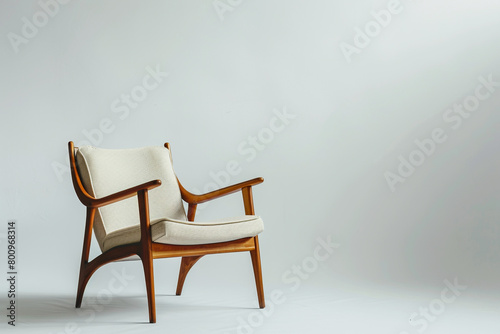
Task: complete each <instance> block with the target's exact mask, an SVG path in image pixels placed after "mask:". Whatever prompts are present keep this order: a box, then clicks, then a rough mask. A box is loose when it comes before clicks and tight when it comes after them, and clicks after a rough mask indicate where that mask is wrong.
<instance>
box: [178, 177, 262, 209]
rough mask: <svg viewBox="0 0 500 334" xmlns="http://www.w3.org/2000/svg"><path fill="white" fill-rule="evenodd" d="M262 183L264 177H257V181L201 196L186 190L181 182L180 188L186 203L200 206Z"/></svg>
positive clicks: (246, 182) (241, 183)
mask: <svg viewBox="0 0 500 334" xmlns="http://www.w3.org/2000/svg"><path fill="white" fill-rule="evenodd" d="M262 182H264V179H263V178H262V177H256V178H255V179H251V180H248V181H244V182H240V183H237V184H233V185H231V186H227V187H224V188H221V189H218V190H214V191H211V192H209V193H206V194H201V195H195V194H192V193H190V192H189V191H187V190H186V189H184V187H183V186H182V185H181V184H180V182H179V188H180V189H181V195H182V199H183V200H184V201H186V202H188V203H189V204H200V203H204V202H208V201H210V200H212V199H215V198H219V197H222V196H226V195H229V194H232V193H235V192H237V191H240V190H241V189H243V188H246V187H251V186H254V185H256V184H259V183H262Z"/></svg>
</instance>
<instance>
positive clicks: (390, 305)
mask: <svg viewBox="0 0 500 334" xmlns="http://www.w3.org/2000/svg"><path fill="white" fill-rule="evenodd" d="M445 288H446V286H444V285H443V289H445ZM443 289H430V290H429V291H425V292H415V291H409V290H401V289H399V290H396V289H390V288H377V287H366V286H361V285H360V286H356V284H346V285H345V286H339V285H338V284H332V285H331V286H330V287H324V286H323V287H318V286H316V287H311V286H306V284H304V285H303V286H300V287H299V288H298V289H297V290H295V291H293V290H292V289H290V288H288V287H284V286H282V287H280V286H274V287H273V286H267V287H266V294H267V296H266V300H267V307H266V309H264V310H259V309H258V308H257V299H256V296H254V293H255V292H254V291H250V292H248V291H241V289H238V288H234V287H228V288H227V289H223V291H220V290H219V291H215V290H216V289H207V290H202V289H194V288H192V289H187V291H185V292H184V293H183V295H182V296H174V295H165V294H161V293H160V294H157V297H156V302H157V306H156V309H157V323H156V324H149V323H148V313H147V304H146V297H145V295H144V294H141V293H137V294H130V293H125V294H120V295H119V296H114V297H111V298H108V296H105V295H102V296H101V298H100V299H96V297H97V296H96V295H95V294H94V295H92V293H89V294H88V295H86V296H85V298H84V304H85V305H84V306H83V307H82V309H80V310H76V309H75V308H74V296H73V295H71V296H70V295H68V296H43V295H31V296H23V297H22V298H20V299H19V300H18V310H17V326H16V327H15V328H13V327H12V326H7V325H6V324H5V322H6V321H2V324H1V325H0V328H1V329H2V330H1V332H2V333H4V332H12V333H14V332H16V333H44V334H49V333H50V334H60V333H67V334H72V333H95V334H97V333H118V332H119V333H143V332H144V333H145V332H147V333H220V334H252V333H272V334H278V333H311V334H312V333H370V334H377V333H381V334H382V333H383V334H418V333H429V334H432V333H440V334H443V333H453V334H461V333H464V334H465V333H467V334H470V333H481V334H488V333H492V334H494V333H495V334H498V333H500V321H499V320H498V319H499V317H498V313H499V311H500V302H497V301H496V299H495V298H493V297H491V298H488V296H486V297H485V296H484V295H483V296H480V294H479V293H478V292H477V291H473V290H472V289H466V290H463V291H459V290H457V291H458V292H453V291H451V290H447V291H446V292H445V294H444V295H443V294H442V290H443ZM0 301H1V302H2V305H4V304H5V299H3V300H0ZM2 308H3V307H2ZM410 318H411V319H412V320H411V321H410ZM4 319H5V318H4ZM412 324H413V325H412ZM4 329H7V330H4Z"/></svg>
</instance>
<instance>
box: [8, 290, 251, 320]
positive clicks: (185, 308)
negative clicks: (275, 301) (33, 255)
mask: <svg viewBox="0 0 500 334" xmlns="http://www.w3.org/2000/svg"><path fill="white" fill-rule="evenodd" d="M96 297H97V296H95V295H89V296H84V298H83V303H82V307H81V308H79V309H77V308H75V296H70V295H63V296H53V295H28V296H22V297H19V298H18V299H17V300H16V321H17V322H18V323H20V324H26V325H35V324H36V325H37V326H38V325H40V326H44V325H46V326H57V327H60V328H65V326H67V325H68V324H73V323H74V324H77V325H79V326H90V325H91V324H100V325H105V324H109V325H120V324H145V323H149V317H148V306H147V298H146V296H145V295H139V294H138V295H127V296H113V297H111V298H109V299H106V298H104V297H103V298H101V299H97V298H96ZM7 303H8V300H7V299H6V298H0V305H7ZM244 309H249V310H251V309H255V308H253V307H241V306H227V305H220V304H219V305H216V304H205V303H203V304H200V303H192V300H191V298H187V300H186V301H182V297H181V296H176V295H175V294H156V312H157V315H161V314H164V313H169V312H170V313H179V312H183V313H189V312H193V313H194V312H198V311H207V312H208V311H211V312H213V311H216V310H218V311H227V310H233V311H234V310H244ZM131 319H138V320H137V321H135V320H131Z"/></svg>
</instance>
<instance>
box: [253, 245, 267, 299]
mask: <svg viewBox="0 0 500 334" xmlns="http://www.w3.org/2000/svg"><path fill="white" fill-rule="evenodd" d="M254 242H255V249H254V250H251V251H250V256H251V257H252V265H253V273H254V276H255V285H256V286H257V295H258V297H259V307H260V308H264V307H266V301H265V299H264V284H263V281H262V268H261V265H260V250H259V238H258V237H257V236H256V237H254Z"/></svg>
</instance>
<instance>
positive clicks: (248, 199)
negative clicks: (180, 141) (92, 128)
mask: <svg viewBox="0 0 500 334" xmlns="http://www.w3.org/2000/svg"><path fill="white" fill-rule="evenodd" d="M68 149H69V158H70V168H71V176H72V180H73V185H74V188H75V191H76V194H77V196H78V198H79V199H80V201H81V202H82V203H83V204H84V205H85V206H86V207H87V218H86V226H85V236H84V242H83V252H82V259H81V265H80V278H79V282H78V290H77V296H76V307H77V308H79V307H80V306H81V303H82V298H83V292H84V290H85V286H86V285H87V282H88V280H89V279H90V277H91V276H92V274H93V273H94V272H95V271H96V270H97V269H98V268H99V267H101V266H102V265H104V264H106V263H109V262H112V261H116V260H120V259H124V258H127V257H130V256H134V255H138V256H139V258H140V259H141V261H142V264H143V267H144V273H145V278H146V290H147V297H148V305H149V321H150V322H152V323H154V322H156V311H155V293H154V275H153V259H156V258H167V257H182V260H181V267H180V271H179V279H178V283H177V291H176V294H177V295H180V294H181V292H182V287H183V285H184V280H185V278H186V275H187V273H188V272H189V270H190V269H191V267H192V266H193V265H194V264H195V263H196V262H197V261H198V260H199V259H200V258H201V257H202V256H204V255H207V254H216V253H227V252H241V251H249V252H250V255H251V259H252V264H253V269H254V274H255V282H256V286H257V295H258V300H259V307H260V308H263V307H264V306H265V302H264V289H263V284H262V272H261V265H260V253H259V241H258V236H257V235H258V234H259V233H260V232H262V231H263V229H264V226H263V222H262V220H261V218H260V217H258V216H255V214H254V208H253V198H252V186H253V185H256V184H259V183H262V182H263V179H262V178H255V179H252V180H249V181H246V182H242V183H238V184H235V185H232V186H229V187H225V188H222V189H220V190H215V191H212V192H209V193H206V194H203V195H195V194H192V193H190V192H188V191H187V190H186V189H184V187H183V186H182V185H181V183H180V182H179V181H178V179H177V177H176V176H175V173H174V170H173V168H172V159H171V153H170V146H169V144H168V143H167V144H165V145H164V147H161V146H158V147H144V148H137V149H122V150H110V149H102V148H95V147H90V146H84V147H80V148H76V147H74V145H73V143H72V142H69V144H68ZM237 191H241V192H242V194H243V204H244V209H245V215H242V216H240V217H235V218H231V219H225V220H219V221H206V222H201V221H200V222H199V221H196V222H195V221H194V217H195V213H196V206H197V205H198V204H200V203H203V202H206V201H209V200H212V199H214V198H218V197H221V196H224V195H228V194H231V193H234V192H237ZM183 201H185V202H187V203H188V212H187V215H186V213H185V211H184V206H183ZM92 231H94V234H95V236H96V239H97V241H98V243H99V246H100V248H101V251H102V254H100V255H99V256H97V257H96V258H95V259H93V260H92V261H90V262H89V251H90V243H91V237H92Z"/></svg>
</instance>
